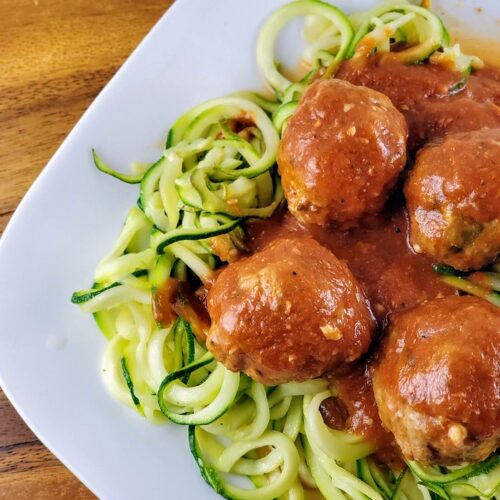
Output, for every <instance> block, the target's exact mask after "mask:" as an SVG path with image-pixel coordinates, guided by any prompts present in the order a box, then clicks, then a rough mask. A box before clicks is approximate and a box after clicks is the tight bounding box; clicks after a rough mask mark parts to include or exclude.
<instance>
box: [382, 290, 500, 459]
mask: <svg viewBox="0 0 500 500" xmlns="http://www.w3.org/2000/svg"><path fill="white" fill-rule="evenodd" d="M498 380H500V309H499V308H497V307H495V306H494V305H492V304H490V303H489V302H486V301H485V300H483V299H478V298H476V297H471V296H449V297H445V298H442V299H435V300H433V301H430V302H427V303H424V304H422V305H419V306H417V307H415V308H413V309H411V310H409V311H406V312H404V313H400V314H397V315H395V316H393V318H392V320H391V324H390V326H389V330H388V334H387V336H386V337H385V339H384V341H383V342H382V345H381V348H380V351H379V353H378V357H377V359H376V360H375V363H374V366H373V389H374V393H375V399H376V401H377V405H378V410H379V414H380V417H381V419H382V422H383V423H384V425H385V426H386V427H387V428H388V429H389V430H390V431H392V432H393V433H394V436H395V437H396V441H397V443H398V444H399V446H400V447H401V450H402V452H403V454H404V456H405V457H406V458H407V459H408V460H418V461H420V462H422V463H424V464H441V465H456V464H461V463H463V462H474V461H479V460H483V459H485V458H486V457H487V456H488V455H489V454H490V453H492V452H494V451H495V450H496V448H497V447H498V446H499V445H500V386H499V384H498Z"/></svg>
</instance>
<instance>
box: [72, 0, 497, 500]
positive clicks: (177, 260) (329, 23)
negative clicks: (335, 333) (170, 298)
mask: <svg viewBox="0 0 500 500" xmlns="http://www.w3.org/2000/svg"><path fill="white" fill-rule="evenodd" d="M298 16H302V17H305V27H304V31H303V35H304V39H305V41H306V49H305V52H304V56H303V57H304V60H305V62H306V63H307V64H308V65H309V66H310V71H309V73H308V74H307V75H306V76H305V77H304V78H303V79H302V80H301V81H299V82H293V81H291V80H289V79H288V78H287V77H286V76H284V74H283V73H282V72H280V70H279V69H278V66H277V65H276V63H275V60H274V49H275V43H276V40H277V37H278V35H279V32H280V31H281V29H282V28H283V27H284V26H285V25H286V24H287V23H288V22H290V21H291V20H292V19H294V18H295V17H298ZM351 20H352V23H351ZM351 20H349V18H348V17H347V16H346V15H345V14H344V13H342V12H341V11H340V10H339V9H337V8H336V7H334V6H332V5H331V4H329V3H326V2H323V1H320V0H297V1H294V2H291V3H289V4H286V5H284V6H283V7H281V8H280V9H278V10H277V11H276V12H275V13H274V14H272V15H271V16H270V18H269V19H268V20H267V21H266V23H265V24H264V26H263V27H262V30H261V33H260V35H259V39H258V42H257V60H258V63H259V67H260V69H261V71H262V73H263V75H264V78H265V80H266V82H267V83H268V84H269V85H270V86H271V87H272V88H273V89H274V91H275V93H276V96H277V99H276V100H269V99H266V98H264V97H262V96H261V95H259V94H256V93H254V92H240V93H237V94H234V95H231V96H227V97H222V98H218V99H212V100H209V101H207V102H205V103H202V104H200V105H198V106H196V107H194V108H192V109H191V110H189V111H187V112H186V113H185V114H184V115H182V116H181V117H180V118H179V119H178V120H177V121H176V122H175V123H174V125H173V126H172V128H171V129H170V132H169V134H168V138H167V140H166V148H165V150H164V151H163V154H162V155H161V157H160V158H159V160H158V161H157V162H155V163H154V164H152V165H146V168H144V165H141V166H140V167H138V168H136V171H135V172H134V173H133V174H124V173H121V172H117V171H115V170H113V169H111V168H110V167H108V166H107V165H106V164H105V163H104V162H103V160H102V159H101V158H100V156H99V155H98V154H97V153H96V152H95V151H93V152H92V153H93V159H94V163H95V165H96V167H97V168H98V169H99V170H100V171H102V172H104V173H106V174H109V175H111V176H113V177H115V178H117V179H119V180H121V181H123V182H126V183H131V184H133V183H135V184H139V187H140V192H139V201H138V206H137V207H133V208H132V209H131V210H130V212H129V214H128V216H127V218H126V220H125V224H124V226H123V228H122V230H121V233H120V235H119V236H118V239H117V241H116V243H115V244H114V246H113V247H112V248H111V250H110V251H109V252H108V254H107V255H105V256H104V257H103V259H102V260H101V261H100V262H99V264H98V266H97V269H96V271H95V275H94V284H93V286H92V287H91V288H90V289H87V290H82V291H79V292H75V293H74V294H73V297H72V301H73V302H74V303H75V304H78V305H79V306H80V307H81V309H82V310H83V311H85V312H89V313H92V314H93V315H94V317H95V320H96V322H97V324H98V326H99V328H100V329H101V330H102V332H103V334H104V335H105V337H106V338H107V339H108V340H109V343H108V346H107V348H106V351H105V354H104V357H103V360H102V376H103V380H104V383H105V385H106V387H107V389H108V390H109V392H110V393H111V394H112V395H113V397H115V398H116V399H118V400H119V401H121V402H122V403H124V404H125V405H127V406H129V407H131V408H133V409H135V410H136V411H138V412H139V413H140V414H141V415H143V416H144V417H146V418H147V419H149V420H151V421H153V422H156V423H165V422H167V421H172V422H175V423H177V424H180V425H188V426H189V446H190V449H191V452H192V454H193V457H194V459H195V461H196V463H197V465H198V467H199V469H200V472H201V474H202V476H203V477H204V479H205V480H206V481H207V483H208V484H209V485H210V486H211V487H212V488H214V490H215V491H217V492H218V493H220V494H221V495H223V496H225V497H227V498H234V499H242V500H253V499H259V500H267V499H274V498H279V499H289V500H292V499H293V500H300V499H303V498H319V497H324V498H327V499H334V500H340V499H355V500H358V499H359V500H361V499H363V500H365V499H367V498H369V499H373V500H380V499H384V500H390V499H397V500H398V499H411V500H414V499H415V500H418V499H423V500H429V499H431V498H436V496H438V497H442V498H447V499H451V500H459V499H461V498H464V497H478V496H479V497H480V498H492V497H493V496H494V495H495V494H496V492H497V491H498V488H499V483H500V479H499V476H500V469H499V467H500V466H499V463H498V455H494V456H493V457H490V458H489V459H488V460H486V461H485V462H483V463H481V464H474V465H472V466H467V467H465V468H464V469H453V470H449V469H445V468H439V469H438V468H424V467H422V466H420V465H419V464H417V463H413V462H412V463H410V464H409V468H407V469H406V470H405V471H402V472H401V471H399V472H398V471H391V470H390V469H388V468H387V467H383V466H381V465H379V464H377V463H376V461H375V460H374V459H373V458H372V456H371V454H372V453H373V451H375V449H374V446H373V445H372V444H371V443H370V442H367V441H366V440H364V439H363V438H362V437H361V436H355V435H352V434H350V433H348V432H343V431H336V430H333V429H330V428H329V427H328V426H327V425H326V424H325V422H324V421H323V418H322V415H321V413H320V405H321V403H322V402H323V401H324V400H325V399H326V398H329V397H331V396H333V395H334V393H333V392H332V390H331V388H330V385H329V382H328V381H327V380H325V379H317V380H310V381H307V382H302V383H287V384H282V385H280V386H278V387H266V386H264V385H262V384H259V383H257V382H254V381H252V380H251V379H249V378H248V377H247V376H246V375H244V374H242V373H233V372H231V371H229V370H227V369H226V368H225V367H224V366H223V365H221V364H220V363H218V362H217V361H216V360H215V359H214V357H213V355H212V354H211V353H209V352H208V351H207V349H206V347H205V345H204V344H203V343H202V341H201V340H199V339H197V338H196V336H195V335H194V333H193V330H194V329H195V328H194V325H191V324H190V323H189V321H188V318H181V317H177V318H175V319H174V320H172V321H171V322H170V324H168V325H164V324H157V323H156V321H155V317H154V315H153V311H152V303H153V295H154V294H155V293H157V292H158V291H161V290H162V287H164V286H165V285H166V284H167V283H168V282H169V280H170V279H171V278H175V279H176V280H179V281H181V282H182V281H189V282H190V283H191V284H193V285H199V284H200V283H207V282H210V281H211V280H212V279H213V277H214V270H215V269H216V267H218V266H219V265H220V264H221V263H224V262H228V261H231V260H233V259H234V258H236V257H237V256H238V253H239V252H240V251H241V250H242V249H244V232H243V231H244V230H243V226H244V221H245V219H247V218H255V217H257V218H265V217H270V216H271V215H272V214H273V213H274V211H275V210H276V209H277V208H278V207H279V205H280V204H281V202H282V199H283V193H282V190H281V186H280V179H279V177H278V176H277V173H276V168H275V159H276V153H277V149H278V146H279V138H280V134H281V133H282V132H283V130H284V128H285V127H286V122H287V120H288V118H289V117H290V116H291V115H292V114H293V113H294V111H295V109H296V107H297V104H298V100H299V98H300V96H301V94H302V92H303V91H304V89H305V87H306V86H307V85H308V84H309V83H310V82H311V81H312V80H313V79H315V78H319V77H328V76H329V75H330V74H332V73H333V72H334V71H335V70H336V68H337V67H338V65H339V64H340V62H341V61H342V60H343V59H345V58H347V57H361V56H363V55H366V54H367V53H370V52H372V51H377V52H382V53H384V54H386V55H387V56H390V57H391V58H395V59H398V60H402V61H404V62H406V63H414V62H418V61H421V60H423V59H425V58H428V57H429V56H431V61H432V62H435V63H442V61H444V60H446V61H448V62H449V61H450V60H451V61H452V62H453V61H456V65H457V67H458V65H460V67H461V68H463V71H470V69H471V68H472V67H474V66H477V65H478V64H479V62H478V61H477V60H476V59H473V58H469V59H467V57H466V56H465V58H464V57H463V54H461V53H460V52H459V49H458V48H456V47H454V48H450V47H448V45H449V40H448V34H447V32H446V29H445V28H444V26H443V25H442V23H441V21H440V19H439V18H438V17H437V16H436V15H435V14H433V13H432V12H430V11H429V10H427V9H424V8H422V7H417V6H414V5H410V4H408V3H404V2H401V3H398V4H395V3H394V2H392V3H391V4H386V5H385V6H383V7H379V8H377V9H375V10H372V11H370V12H368V13H360V14H358V15H356V16H353V17H352V18H351ZM353 26H354V28H355V29H354V28H353ZM402 43H404V44H406V45H407V47H406V48H405V49H404V50H396V48H397V46H398V44H402ZM453 64H455V62H453ZM495 271H500V269H495ZM443 274H446V273H443ZM483 278H484V279H487V280H489V281H488V283H490V284H491V283H493V285H491V286H492V287H493V289H494V290H495V291H494V292H491V293H490V296H489V299H490V300H492V301H493V300H498V298H497V295H498V292H497V290H498V283H497V281H498V275H497V274H496V273H495V272H492V273H489V274H488V276H485V277H483ZM445 279H455V280H463V278H462V277H460V276H451V275H450V273H448V274H447V277H446V276H445ZM464 281H465V280H464ZM460 284H463V283H462V281H460ZM468 286H469V285H468ZM235 478H239V482H238V481H236V482H235ZM241 481H243V483H242V482H241ZM245 483H246V484H245Z"/></svg>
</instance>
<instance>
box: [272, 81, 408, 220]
mask: <svg viewBox="0 0 500 500" xmlns="http://www.w3.org/2000/svg"><path fill="white" fill-rule="evenodd" d="M407 135H408V131H407V126H406V122H405V119H404V117H403V115H402V114H401V113H400V112H399V111H398V110H397V109H396V108H395V107H394V106H393V105H392V103H391V101H390V100H389V98H388V97H386V96H385V95H383V94H381V93H379V92H377V91H375V90H372V89H369V88H366V87H358V86H355V85H352V84H350V83H348V82H344V81H342V80H334V79H332V80H318V81H316V82H315V83H313V84H312V85H311V86H310V87H309V88H308V89H307V90H306V91H305V93H304V95H303V96H302V99H301V100H300V103H299V105H298V107H297V111H296V112H295V114H294V115H293V116H292V117H291V118H290V120H289V122H288V126H287V128H286V129H285V132H284V135H283V139H282V141H281V144H280V148H279V151H278V157H277V160H278V167H279V171H280V174H281V180H282V184H283V189H284V192H285V197H286V199H287V201H288V208H289V209H290V211H291V212H292V214H293V215H294V216H295V217H297V218H298V219H299V220H300V221H302V222H308V223H315V224H320V225H325V224H327V223H329V222H333V223H337V224H341V225H343V226H349V225H353V224H354V223H355V222H356V221H357V220H358V219H360V218H362V217H363V216H366V215H369V214H374V213H377V212H379V211H380V210H381V209H382V208H383V206H384V204H385V202H386V201H387V198H388V196H389V194H390V193H391V190H392V188H393V187H394V185H395V184H396V181H397V179H398V176H399V174H400V172H401V171H402V169H403V167H404V165H405V162H406V139H407Z"/></svg>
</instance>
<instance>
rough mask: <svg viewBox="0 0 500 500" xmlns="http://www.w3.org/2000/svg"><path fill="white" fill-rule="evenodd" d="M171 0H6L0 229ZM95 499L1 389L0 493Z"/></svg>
mask: <svg viewBox="0 0 500 500" xmlns="http://www.w3.org/2000/svg"><path fill="white" fill-rule="evenodd" d="M171 3H172V0H170V1H168V0H163V1H160V0H143V1H141V2H136V1H135V0H106V1H105V2H89V1H87V0H0V68H2V74H1V76H0V96H1V98H0V233H2V232H3V230H4V229H5V226H6V224H7V222H8V220H9V218H10V216H11V215H12V212H13V211H14V209H15V208H16V206H17V205H18V203H19V201H20V200H21V198H22V196H23V195H24V193H25V192H26V190H27V189H28V187H29V186H30V185H31V184H32V182H33V181H34V179H35V178H36V176H37V175H38V174H39V172H40V171H41V170H42V168H43V167H44V166H45V164H46V163H47V161H48V160H49V159H50V157H51V156H52V155H53V154H54V152H55V151H56V149H57V147H58V146H59V144H60V143H61V141H62V140H63V139H64V137H65V136H66V135H67V134H68V133H69V131H70V130H71V128H72V127H73V126H74V124H75V123H76V121H77V120H78V118H79V117H80V116H81V114H82V113H83V112H84V111H85V109H86V108H87V107H88V106H89V104H90V103H91V102H92V100H93V99H94V97H95V96H96V95H97V94H98V93H99V91H100V90H101V89H102V87H103V86H104V85H105V84H106V82H107V81H108V80H109V79H110V78H111V76H113V74H114V73H115V72H116V70H117V69H118V68H119V67H120V66H121V64H122V63H123V62H124V60H125V59H126V58H127V56H128V55H129V54H130V53H131V52H132V50H133V49H134V48H135V47H136V46H137V44H138V43H139V42H140V41H141V39H142V38H143V37H144V35H145V34H146V33H147V32H148V31H149V29H150V28H151V27H152V26H153V24H154V23H155V22H156V21H157V20H158V19H159V18H160V16H161V15H162V14H163V13H164V12H165V10H166V9H167V8H168V7H169V6H170V4H171ZM27 498H36V499H37V500H38V499H51V500H54V499H66V498H71V499H76V500H79V499H90V498H95V497H94V495H92V493H91V492H90V491H89V490H88V489H87V488H85V486H84V485H83V484H82V483H80V481H78V479H76V478H75V477H74V476H73V474H71V472H70V471H68V470H67V469H66V468H65V467H64V466H63V465H62V464H61V463H60V462H59V461H58V460H57V459H56V458H55V457H54V456H53V455H52V454H51V453H50V452H49V451H48V450H47V449H46V448H45V447H44V446H43V445H42V444H41V443H40V442H39V441H38V440H37V439H36V437H35V436H34V435H33V433H32V432H31V431H30V430H29V429H28V427H27V426H26V424H24V422H23V421H22V420H21V418H20V417H19V416H18V415H17V413H16V411H15V410H14V408H13V407H12V406H11V405H10V403H9V401H8V400H7V398H6V397H5V395H4V394H3V393H2V392H1V391H0V500H3V499H9V500H12V499H27Z"/></svg>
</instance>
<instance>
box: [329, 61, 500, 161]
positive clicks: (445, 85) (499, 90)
mask: <svg viewBox="0 0 500 500" xmlns="http://www.w3.org/2000/svg"><path fill="white" fill-rule="evenodd" d="M336 77H337V78H340V79H344V80H347V81H349V82H351V83H354V84H355V85H363V86H365V87H370V88H372V89H375V90H378V91H379V92H382V93H383V94H385V95H387V96H388V97H389V98H390V99H391V101H392V103H393V104H394V106H396V108H397V109H398V110H399V111H401V113H402V114H403V115H404V117H405V118H406V121H407V123H408V128H409V132H410V135H409V140H408V148H409V150H410V151H411V152H414V151H416V150H417V149H418V148H419V147H421V146H422V145H423V144H425V142H427V141H429V140H431V139H433V138H436V137H441V136H443V135H444V134H446V133H450V132H467V131H470V130H478V129H480V128H483V127H486V128H496V127H500V108H499V104H500V70H498V69H497V68H493V67H485V68H484V69H481V70H479V71H475V72H474V73H473V74H472V75H470V76H469V77H468V78H464V77H463V75H462V74H460V73H458V72H455V71H450V70H449V69H446V68H444V67H441V66H437V65H433V64H416V65H408V66H406V65H403V64H400V63H398V62H392V61H388V62H385V61H383V60H381V58H380V57H379V56H377V55H373V56H369V57H368V58H366V59H364V60H355V59H353V60H349V61H345V62H344V63H343V64H342V66H341V67H340V69H339V71H338V73H337V75H336Z"/></svg>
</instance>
